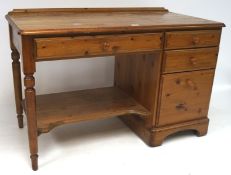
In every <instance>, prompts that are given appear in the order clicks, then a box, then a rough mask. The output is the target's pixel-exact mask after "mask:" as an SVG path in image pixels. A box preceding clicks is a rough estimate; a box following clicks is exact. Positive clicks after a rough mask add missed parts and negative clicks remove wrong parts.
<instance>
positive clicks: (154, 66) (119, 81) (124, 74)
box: [114, 52, 162, 128]
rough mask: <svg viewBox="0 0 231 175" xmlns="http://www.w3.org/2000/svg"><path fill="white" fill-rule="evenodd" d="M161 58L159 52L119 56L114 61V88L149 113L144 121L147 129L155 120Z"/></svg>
mask: <svg viewBox="0 0 231 175" xmlns="http://www.w3.org/2000/svg"><path fill="white" fill-rule="evenodd" d="M161 56H162V55H161V53H160V52H153V53H148V54H147V53H146V54H131V55H130V54H129V55H120V56H116V59H115V79H114V81H115V86H117V87H119V88H121V89H123V90H124V91H125V92H127V93H128V94H129V95H131V96H132V97H133V98H135V99H136V101H137V102H139V103H140V104H142V105H143V106H144V107H146V108H147V109H148V110H149V111H151V115H150V116H149V117H148V118H146V119H145V120H146V121H145V124H146V127H148V128H150V127H152V126H153V125H154V123H155V120H156V108H157V98H158V92H159V80H160V69H161Z"/></svg>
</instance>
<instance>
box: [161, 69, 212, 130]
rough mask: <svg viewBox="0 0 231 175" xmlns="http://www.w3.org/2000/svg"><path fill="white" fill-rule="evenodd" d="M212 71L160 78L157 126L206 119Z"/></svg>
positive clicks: (169, 75)
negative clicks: (160, 91) (160, 87)
mask: <svg viewBox="0 0 231 175" xmlns="http://www.w3.org/2000/svg"><path fill="white" fill-rule="evenodd" d="M213 76H214V70H204V71H194V72H187V73H175V74H167V75H163V76H162V83H163V84H162V94H161V102H160V105H161V106H160V108H159V117H158V125H160V126H161V125H168V124H175V123H180V122H185V121H190V120H194V119H198V118H204V117H207V114H208V107H209V101H210V95H211V90H212V83H213Z"/></svg>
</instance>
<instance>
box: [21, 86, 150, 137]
mask: <svg viewBox="0 0 231 175" xmlns="http://www.w3.org/2000/svg"><path fill="white" fill-rule="evenodd" d="M23 106H24V107H25V105H23ZM125 114H137V115H139V116H143V117H145V116H147V115H150V111H148V110H147V109H146V108H144V107H143V106H142V105H140V104H139V103H137V102H136V101H135V100H134V99H133V98H132V97H130V96H128V95H127V94H126V93H125V92H123V91H122V90H120V89H119V88H116V87H109V88H98V89H90V90H80V91H74V92H62V93H55V94H48V95H38V96H36V117H37V126H38V132H39V133H46V132H49V131H50V130H51V129H53V128H54V127H56V126H59V125H62V124H67V123H77V122H81V121H87V120H95V119H103V118H109V117H114V116H120V115H125Z"/></svg>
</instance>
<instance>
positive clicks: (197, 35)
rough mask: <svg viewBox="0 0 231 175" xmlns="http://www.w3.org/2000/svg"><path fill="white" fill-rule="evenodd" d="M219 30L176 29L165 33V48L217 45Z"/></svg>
mask: <svg viewBox="0 0 231 175" xmlns="http://www.w3.org/2000/svg"><path fill="white" fill-rule="evenodd" d="M220 35H221V31H220V30H200V31H177V32H167V33H166V44H165V48H166V49H180V48H197V47H208V46H218V45H219V42H220Z"/></svg>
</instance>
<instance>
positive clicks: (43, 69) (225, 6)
mask: <svg viewBox="0 0 231 175" xmlns="http://www.w3.org/2000/svg"><path fill="white" fill-rule="evenodd" d="M153 6H164V7H166V8H168V9H169V10H170V11H173V12H177V13H182V14H187V15H192V16H197V17H202V18H206V19H211V20H217V21H220V22H224V23H225V24H226V26H227V27H226V28H224V29H223V34H222V39H221V48H220V54H219V59H218V64H217V71H216V76H215V82H214V88H213V95H212V100H211V105H210V111H209V118H210V126H209V133H208V135H207V136H206V137H201V138H197V137H193V136H191V135H190V134H189V135H187V134H186V135H178V136H177V137H171V138H169V139H168V140H167V141H166V142H164V145H163V146H161V147H158V148H151V149H150V148H149V147H147V146H146V145H144V144H143V142H142V141H141V140H140V139H139V138H138V137H137V136H135V135H134V134H133V133H132V132H131V131H130V130H129V129H128V128H126V127H125V126H124V125H123V124H122V123H121V122H119V121H118V120H117V119H109V120H105V121H96V122H88V123H82V124H78V125H67V126H65V127H58V128H57V130H56V129H55V130H53V131H52V132H50V133H49V134H44V135H41V136H40V137H39V156H40V157H39V171H38V172H36V173H37V174H67V173H70V174H80V175H82V174H84V175H85V174H86V175H88V174H90V175H92V174H102V175H104V174H110V175H118V174H122V175H123V174H134V175H140V174H154V173H156V174H158V175H161V174H168V175H169V174H177V175H204V174H210V175H212V174H215V175H217V174H222V175H230V174H231V169H230V160H229V159H230V157H231V151H230V147H231V143H230V142H229V140H230V134H229V133H231V127H230V126H231V118H230V115H231V111H230V99H231V78H230V77H231V76H230V75H231V64H230V63H231V62H230V59H231V48H230V43H229V42H230V41H229V40H230V38H231V30H230V26H231V11H230V7H231V2H230V1H229V0H113V1H109V0H65V1H64V0H0V165H1V166H0V174H13V173H19V174H24V175H26V174H32V171H31V168H30V160H29V148H28V140H27V129H26V127H27V126H26V123H25V120H24V123H25V128H24V129H22V130H19V129H18V128H17V120H16V116H15V106H14V96H13V81H12V73H11V58H10V49H9V39H8V25H7V22H6V20H5V17H4V16H5V14H7V12H8V11H10V10H12V9H13V8H48V7H49V8H52V7H60V8H62V7H153ZM113 68H114V60H113V58H112V57H109V58H107V59H105V58H99V59H94V60H93V59H78V60H71V61H56V62H44V63H43V62H41V63H39V64H38V65H37V72H36V74H35V76H36V80H37V82H36V90H37V93H38V94H43V93H49V92H53V91H55V92H58V91H68V90H76V89H85V88H95V87H102V86H110V85H112V82H113V76H114V75H113V71H112V70H113ZM70 80H71V81H70ZM226 158H229V159H227V160H226ZM68 171H70V172H68Z"/></svg>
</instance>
